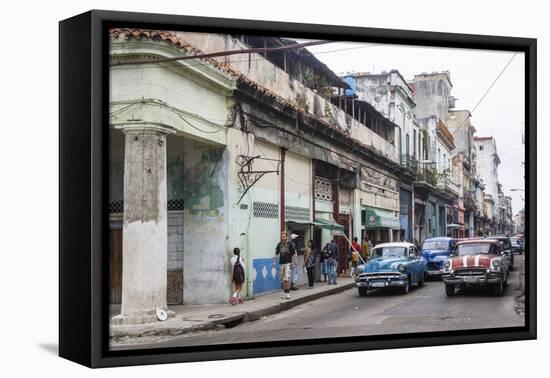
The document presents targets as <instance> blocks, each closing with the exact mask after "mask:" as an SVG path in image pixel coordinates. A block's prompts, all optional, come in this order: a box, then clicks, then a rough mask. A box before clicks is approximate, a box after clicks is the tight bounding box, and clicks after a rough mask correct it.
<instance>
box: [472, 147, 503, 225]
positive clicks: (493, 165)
mask: <svg viewBox="0 0 550 378" xmlns="http://www.w3.org/2000/svg"><path fill="white" fill-rule="evenodd" d="M474 145H475V150H476V153H477V157H478V158H477V171H478V174H479V176H480V178H481V180H482V181H483V185H484V211H483V217H482V220H481V223H482V227H481V228H482V230H483V232H484V234H495V233H498V232H499V230H500V226H499V225H500V214H499V210H498V209H499V207H500V200H499V185H500V184H499V182H498V166H499V164H500V158H499V156H498V153H497V145H496V141H495V139H494V138H493V137H475V139H474Z"/></svg>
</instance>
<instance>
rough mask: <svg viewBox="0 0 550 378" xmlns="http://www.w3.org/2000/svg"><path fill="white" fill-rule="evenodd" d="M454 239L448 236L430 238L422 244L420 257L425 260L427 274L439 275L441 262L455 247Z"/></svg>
mask: <svg viewBox="0 0 550 378" xmlns="http://www.w3.org/2000/svg"><path fill="white" fill-rule="evenodd" d="M455 245H456V243H455V241H454V240H453V238H449V237H438V238H430V239H426V240H425V241H424V244H422V257H423V258H424V259H425V260H426V261H427V263H428V264H427V265H428V276H441V275H442V273H443V263H444V262H445V260H446V259H448V258H449V256H450V255H451V253H452V252H453V249H454V248H455Z"/></svg>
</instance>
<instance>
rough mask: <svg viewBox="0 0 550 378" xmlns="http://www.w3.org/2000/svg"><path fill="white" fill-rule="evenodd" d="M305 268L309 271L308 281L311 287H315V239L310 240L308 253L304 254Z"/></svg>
mask: <svg viewBox="0 0 550 378" xmlns="http://www.w3.org/2000/svg"><path fill="white" fill-rule="evenodd" d="M304 268H305V269H306V272H307V281H308V283H309V288H310V289H312V288H313V278H314V277H315V253H314V251H313V240H311V239H310V240H308V242H307V247H306V254H305V255H304Z"/></svg>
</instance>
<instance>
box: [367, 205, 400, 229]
mask: <svg viewBox="0 0 550 378" xmlns="http://www.w3.org/2000/svg"><path fill="white" fill-rule="evenodd" d="M380 227H383V228H399V227H400V224H399V218H397V216H396V215H395V214H394V213H393V212H391V211H388V210H382V209H374V208H372V207H367V208H366V218H365V228H366V229H369V228H380Z"/></svg>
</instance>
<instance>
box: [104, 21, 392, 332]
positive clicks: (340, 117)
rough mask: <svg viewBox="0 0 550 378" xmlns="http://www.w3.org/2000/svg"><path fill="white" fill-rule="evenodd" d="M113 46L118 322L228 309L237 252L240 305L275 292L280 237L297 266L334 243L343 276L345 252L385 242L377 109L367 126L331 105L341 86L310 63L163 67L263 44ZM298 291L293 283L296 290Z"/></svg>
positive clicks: (386, 179)
mask: <svg viewBox="0 0 550 378" xmlns="http://www.w3.org/2000/svg"><path fill="white" fill-rule="evenodd" d="M110 35H111V64H112V65H111V88H112V90H111V98H110V106H111V111H110V137H111V143H110V177H111V180H110V224H111V251H110V254H111V260H112V261H113V263H112V264H111V274H110V276H111V280H110V285H111V302H112V303H121V310H120V315H119V316H117V317H116V318H115V319H114V320H113V321H116V322H130V323H132V322H143V321H148V320H151V319H152V318H153V317H154V310H155V308H157V307H159V306H160V307H162V306H166V305H167V304H200V303H219V302H224V301H225V300H227V298H228V295H229V291H230V286H231V282H230V274H229V270H230V263H229V259H230V257H231V256H232V250H233V248H234V247H239V248H240V249H241V256H243V258H244V259H245V261H246V267H245V268H246V269H245V270H246V276H247V281H246V284H245V287H244V294H245V295H247V296H248V297H253V296H255V295H258V294H261V293H265V292H270V291H273V290H278V289H279V287H280V283H279V281H278V265H277V267H276V268H273V267H272V264H271V262H272V259H273V254H274V248H275V245H276V243H277V242H278V240H279V237H280V231H281V230H288V231H291V232H295V233H297V234H299V235H300V238H299V239H298V242H297V244H298V247H299V249H300V256H299V262H300V261H301V259H303V247H304V243H305V241H306V240H309V239H313V240H314V241H315V243H316V247H318V248H320V247H322V245H324V244H325V243H326V242H328V241H330V239H331V238H336V239H337V242H338V243H339V245H340V252H341V254H342V255H343V256H344V258H343V259H342V262H343V264H342V265H344V263H345V260H346V258H345V256H347V249H348V244H347V239H346V238H348V239H351V238H352V237H353V236H360V235H361V233H362V232H363V233H364V232H367V231H368V232H374V234H373V239H374V240H376V238H379V240H392V239H393V237H394V235H395V233H394V232H393V230H396V229H397V230H398V228H399V221H398V219H399V218H398V214H399V186H398V179H397V172H396V171H395V169H396V167H397V168H398V169H399V167H400V165H399V155H398V152H397V150H396V148H395V145H394V133H395V131H394V130H393V127H392V126H390V125H389V124H388V123H387V122H385V120H384V119H383V117H381V116H380V115H379V114H377V112H376V111H375V110H374V109H373V107H372V106H367V105H365V106H364V107H363V110H365V112H364V113H363V116H362V117H361V116H360V114H354V112H353V111H352V109H348V108H347V107H345V104H341V102H340V104H338V102H339V101H341V99H339V98H338V97H337V96H336V97H335V96H333V94H334V93H336V92H340V91H341V90H344V89H348V85H347V84H346V83H344V82H342V81H341V80H340V79H339V78H338V77H337V76H336V75H334V74H333V73H332V72H331V71H330V70H328V69H327V68H326V67H325V66H324V65H322V64H321V63H320V62H319V61H317V60H315V58H314V57H313V56H311V54H308V53H305V52H300V51H299V50H298V52H296V51H295V50H292V51H289V52H287V54H284V55H277V56H275V55H273V54H271V55H270V54H258V53H251V54H246V55H245V56H246V57H248V59H243V56H242V55H230V56H229V55H228V56H222V57H218V58H199V59H189V60H172V61H170V62H167V63H162V64H157V63H155V62H154V61H153V60H154V59H163V58H173V57H178V56H182V55H200V54H203V53H209V52H219V51H228V50H234V49H247V48H249V47H251V46H253V45H254V44H256V43H258V40H255V41H250V40H247V39H246V38H244V37H242V36H229V35H216V34H204V33H183V32H157V31H148V30H133V29H131V30H130V29H113V30H111V31H110ZM264 42H265V43H266V44H268V45H270V46H284V45H288V44H293V41H289V40H282V39H274V38H266V39H265V41H264ZM302 50H303V49H302ZM285 55H286V57H285ZM143 60H146V61H147V60H148V61H153V62H149V63H146V64H143V63H141V62H140V61H143ZM312 78H313V79H312ZM340 93H341V92H340ZM339 105H340V106H339ZM343 105H344V106H343ZM367 111H368V112H367ZM367 113H368V114H367ZM340 268H341V269H342V270H345V269H346V266H341V267H340ZM305 280H306V278H305V277H304V274H303V272H302V271H301V270H299V278H298V281H299V282H298V283H301V282H305Z"/></svg>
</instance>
